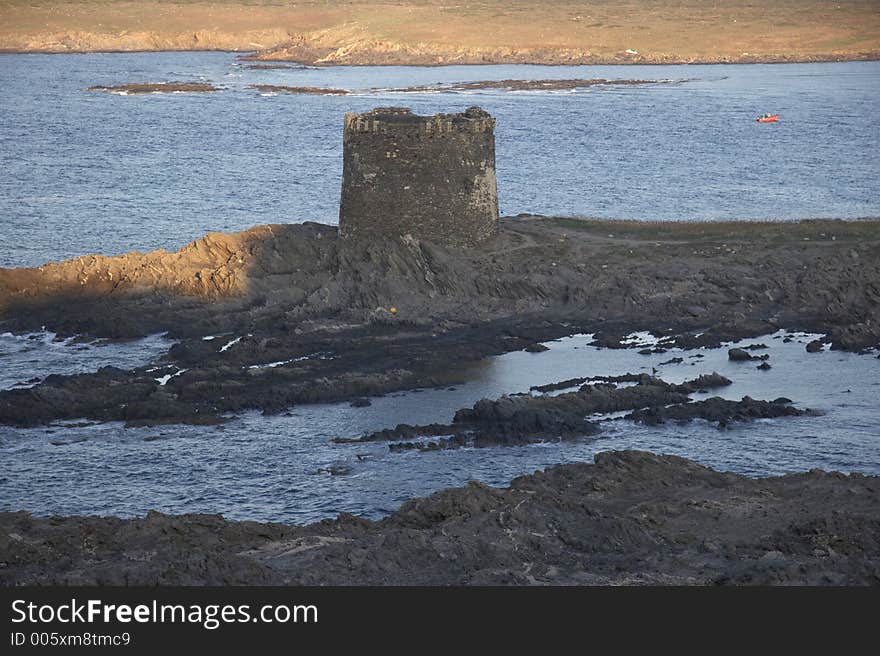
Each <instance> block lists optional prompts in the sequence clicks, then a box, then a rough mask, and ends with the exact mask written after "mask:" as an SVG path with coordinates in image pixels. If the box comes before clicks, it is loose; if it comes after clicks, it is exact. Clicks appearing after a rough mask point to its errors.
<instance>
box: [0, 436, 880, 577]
mask: <svg viewBox="0 0 880 656" xmlns="http://www.w3.org/2000/svg"><path fill="white" fill-rule="evenodd" d="M0 562H2V563H3V566H2V567H0V583H2V584H4V585H35V584H40V585H46V584H60V585H92V584H99V585H181V584H184V585H229V584H232V585H244V584H261V585H300V584H303V585H366V584H375V585H482V584H492V585H495V584H500V585H526V584H537V585H542V584H575V585H579V584H589V585H620V584H624V585H639V584H675V585H715V584H737V585H740V584H761V585H768V584H769V585H775V584H807V585H877V584H880V479H878V478H877V477H865V476H861V475H858V474H852V475H849V476H846V475H843V474H839V473H834V472H831V473H826V472H821V471H818V470H812V471H810V472H808V473H802V474H796V475H789V476H782V477H773V478H763V479H751V478H747V477H744V476H738V475H734V474H725V473H720V472H716V471H714V470H712V469H708V468H706V467H702V466H700V465H698V464H696V463H693V462H691V461H688V460H685V459H683V458H678V457H675V456H660V455H654V454H651V453H645V452H637V451H625V452H608V453H600V454H598V455H597V456H596V459H595V464H574V465H562V466H557V467H552V468H550V469H547V470H546V471H543V472H536V473H535V474H532V475H529V476H522V477H520V478H517V479H515V480H514V481H513V482H512V483H511V485H510V487H509V488H504V489H498V488H492V487H487V486H485V485H482V484H479V483H471V484H469V485H467V486H465V487H463V488H454V489H450V490H444V491H441V492H437V493H435V494H433V495H431V496H429V497H427V498H424V499H415V500H412V501H409V502H407V503H405V504H404V505H403V506H402V507H401V508H400V509H399V510H398V511H397V512H395V513H393V514H392V515H390V516H389V517H387V518H386V519H383V520H381V521H377V522H374V521H368V520H364V519H360V518H357V517H353V516H351V515H340V516H339V518H337V519H335V520H332V521H331V520H327V521H323V522H319V523H317V524H312V525H310V526H302V527H299V526H283V525H279V524H259V523H255V522H229V521H226V520H224V519H223V518H222V517H220V516H216V515H182V516H168V515H162V514H159V513H149V514H148V515H147V516H146V517H145V518H141V519H130V520H123V519H116V518H97V517H54V518H35V517H31V516H30V515H28V514H27V513H0Z"/></svg>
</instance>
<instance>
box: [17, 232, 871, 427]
mask: <svg viewBox="0 0 880 656" xmlns="http://www.w3.org/2000/svg"><path fill="white" fill-rule="evenodd" d="M391 308H394V311H393V312H392V311H391ZM41 327H45V328H47V329H49V330H52V331H56V332H58V333H59V334H60V335H89V336H92V337H105V338H116V339H124V338H132V337H138V336H144V335H148V334H154V333H157V332H166V331H167V333H168V336H169V337H171V338H173V339H175V340H177V343H176V344H175V345H174V346H173V347H172V348H171V349H170V350H169V352H168V353H167V355H165V356H164V357H163V358H161V359H160V360H159V361H158V362H157V363H156V365H154V366H153V367H139V368H135V369H132V370H121V369H116V368H113V367H105V368H104V369H102V370H100V371H98V372H96V373H93V374H80V375H76V376H66V375H52V376H49V377H47V378H46V379H44V380H42V381H40V382H39V383H38V384H36V385H35V386H34V387H31V388H28V389H13V390H3V391H0V424H6V425H13V426H34V425H40V424H46V423H50V422H53V421H56V420H61V419H65V420H69V419H79V418H87V419H90V420H94V421H119V420H121V421H126V422H129V423H130V424H133V425H144V424H159V423H199V424H200V423H214V422H220V421H223V420H224V416H225V415H228V414H229V413H236V412H239V411H242V410H246V409H260V410H262V411H264V412H267V413H273V412H283V411H285V410H287V409H288V408H290V407H291V406H294V405H297V404H302V403H315V402H331V401H351V400H355V399H360V398H362V397H368V396H375V395H381V394H385V393H389V392H393V391H399V390H406V389H414V388H419V387H434V386H439V385H449V384H453V383H456V382H460V381H462V380H464V379H465V378H466V368H467V367H468V366H470V365H472V364H473V363H476V362H478V361H479V360H480V359H482V358H484V357H486V356H488V355H496V354H501V353H505V352H509V351H514V350H519V349H535V350H537V349H538V347H539V346H540V344H539V343H540V342H542V341H547V340H551V339H556V338H559V337H562V336H565V335H570V334H574V333H594V334H595V344H596V345H598V346H602V347H608V348H627V347H630V346H629V345H628V344H627V343H626V341H625V339H624V338H625V336H626V335H628V334H630V333H632V332H634V331H639V330H650V331H653V332H654V333H655V334H656V335H658V336H660V337H661V340H660V345H659V346H658V347H656V348H663V347H664V346H665V347H670V346H678V347H682V348H693V347H697V346H705V347H709V346H718V345H719V344H720V343H721V342H722V341H724V340H734V339H740V338H745V337H753V336H757V335H762V334H767V333H770V332H774V331H776V330H778V329H780V328H785V329H790V330H808V331H811V332H818V333H822V334H826V335H827V337H826V338H824V340H825V342H830V343H831V347H832V348H836V349H844V350H851V351H859V350H864V349H869V348H873V347H877V346H878V344H880V221H876V220H872V221H867V220H866V221H845V222H844V221H804V222H800V223H775V224H774V223H690V224H687V223H672V224H670V223H639V222H608V221H597V220H578V219H553V218H543V217H531V216H521V217H514V218H507V219H504V220H503V221H502V222H501V230H500V232H499V234H498V235H497V236H496V237H493V238H492V239H490V240H488V241H487V242H485V243H484V244H482V245H480V246H478V247H473V248H461V249H458V248H456V249H453V248H445V247H443V246H439V245H437V244H433V243H430V242H428V241H418V240H415V239H412V238H410V237H408V236H405V237H403V238H401V239H397V240H389V241H387V242H382V243H368V244H353V243H348V244H342V243H340V240H339V239H338V235H337V229H336V227H334V226H325V225H319V224H312V223H307V224H302V225H276V226H261V227H257V228H253V229H251V230H249V231H246V232H243V233H237V234H233V235H224V234H219V233H216V234H211V235H208V236H207V237H205V238H203V239H201V240H198V241H196V242H194V243H192V244H190V245H188V246H186V247H185V248H183V249H181V250H180V251H178V252H176V253H166V252H164V251H158V252H155V253H148V254H141V253H131V254H128V255H124V256H119V257H102V256H85V257H81V258H76V259H74V260H69V261H67V262H62V263H58V264H48V265H45V266H43V267H39V268H34V269H0V330H3V331H12V332H27V331H31V330H39V329H41ZM820 348H821V344H820Z"/></svg>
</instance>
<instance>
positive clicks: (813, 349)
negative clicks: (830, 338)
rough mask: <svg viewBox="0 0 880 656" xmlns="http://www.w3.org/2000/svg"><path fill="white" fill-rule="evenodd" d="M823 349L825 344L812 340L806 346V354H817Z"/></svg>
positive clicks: (818, 340)
mask: <svg viewBox="0 0 880 656" xmlns="http://www.w3.org/2000/svg"><path fill="white" fill-rule="evenodd" d="M824 347H825V343H824V342H823V341H822V340H821V339H814V340H813V341H812V342H809V343H808V344H807V346H806V349H807V353H818V352H819V351H821V350H822V349H823V348H824Z"/></svg>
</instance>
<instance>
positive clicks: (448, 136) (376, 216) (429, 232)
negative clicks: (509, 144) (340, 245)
mask: <svg viewBox="0 0 880 656" xmlns="http://www.w3.org/2000/svg"><path fill="white" fill-rule="evenodd" d="M342 152H343V165H342V198H341V202H340V205H339V231H340V235H341V236H342V237H343V238H345V239H357V240H361V239H375V238H388V237H390V238H394V237H398V236H401V235H405V234H410V235H412V236H413V237H416V238H417V239H428V240H431V241H435V242H437V243H442V244H446V245H452V246H464V245H472V244H476V243H477V242H480V241H482V240H483V239H485V238H487V237H489V236H491V235H493V234H495V231H496V230H497V228H498V191H497V187H496V183H495V119H494V118H492V117H491V116H490V115H489V114H488V113H487V112H485V111H483V110H482V109H480V108H479V107H471V108H470V109H468V110H467V111H466V112H464V113H462V114H437V115H435V116H418V115H417V114H413V113H412V112H411V111H410V110H409V109H407V108H402V107H379V108H376V109H374V110H372V111H369V112H366V113H364V114H352V113H348V114H346V115H345V132H344V136H343V149H342Z"/></svg>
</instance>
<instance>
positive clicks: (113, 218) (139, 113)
mask: <svg viewBox="0 0 880 656" xmlns="http://www.w3.org/2000/svg"><path fill="white" fill-rule="evenodd" d="M575 77H577V78H609V79H627V78H637V79H649V80H660V79H662V80H673V81H674V82H673V83H670V84H663V85H653V86H637V87H632V86H626V87H613V86H609V87H598V88H591V89H588V90H583V91H579V92H526V93H509V92H499V91H491V92H490V91H482V92H479V91H478V92H469V93H422V94H394V93H388V92H367V91H363V92H361V93H358V94H356V95H352V96H303V95H284V94H279V95H274V96H273V95H261V94H260V93H258V92H257V91H254V90H252V89H248V88H247V86H248V85H251V84H258V83H266V84H282V85H293V86H327V87H343V88H347V89H352V90H364V89H373V88H389V87H405V86H409V85H422V84H431V83H435V82H458V81H467V80H484V79H506V78H518V79H537V78H575ZM171 80H203V81H210V82H213V83H215V84H217V85H220V86H223V87H224V90H223V91H222V92H219V93H214V94H168V95H165V94H162V95H147V96H120V95H113V94H107V93H100V92H90V91H86V90H85V88H86V87H88V86H91V85H96V84H103V85H111V84H121V83H126V82H141V81H152V82H160V81H171ZM878 92H880V63H878V62H857V63H833V64H796V65H738V66H627V67H621V66H616V67H615V66H579V67H542V66H455V67H447V68H421V67H339V68H327V69H320V70H269V71H261V70H250V69H247V68H244V67H243V66H242V65H241V64H240V63H239V62H237V60H236V58H235V56H234V55H233V54H230V53H138V54H90V55H52V56H43V55H0V245H2V246H0V266H24V265H36V264H40V263H42V262H45V261H49V260H57V259H61V258H66V257H73V256H76V255H80V254H85V253H92V252H97V253H105V254H115V253H122V252H127V251H129V250H151V249H155V248H166V249H176V248H178V247H179V246H181V245H183V244H184V243H186V242H187V241H189V240H192V239H195V238H198V237H199V236H201V235H203V234H204V233H205V232H207V231H211V230H220V231H230V230H240V229H244V228H247V227H250V226H252V225H255V224H259V223H278V222H299V221H305V220H314V221H321V222H325V223H335V222H336V217H337V204H338V198H339V185H340V176H341V169H342V161H341V136H342V116H343V114H344V113H345V112H346V111H364V110H367V109H370V108H372V107H375V106H380V105H408V106H411V107H412V108H413V109H414V110H415V111H417V112H421V113H434V112H438V111H447V112H451V111H460V110H463V109H464V108H466V107H468V106H469V105H473V104H479V105H482V106H483V107H485V108H486V109H488V110H489V111H490V112H492V114H494V115H495V116H496V117H497V119H498V127H497V156H498V179H499V193H500V202H501V210H502V213H503V214H507V215H512V214H517V213H520V212H534V213H540V214H556V215H584V216H599V217H607V218H641V219H663V220H666V219H685V220H712V219H774V220H775V219H779V220H788V219H799V218H810V217H831V218H855V217H864V216H880V175H878V172H880V166H878V165H880V148H878V145H880V112H878V111H877V103H878V96H880V93H878ZM764 112H778V113H780V114H781V115H782V121H781V122H780V123H778V124H773V125H759V124H757V123H756V122H755V121H754V118H755V117H756V116H757V115H759V114H762V113H764Z"/></svg>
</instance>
